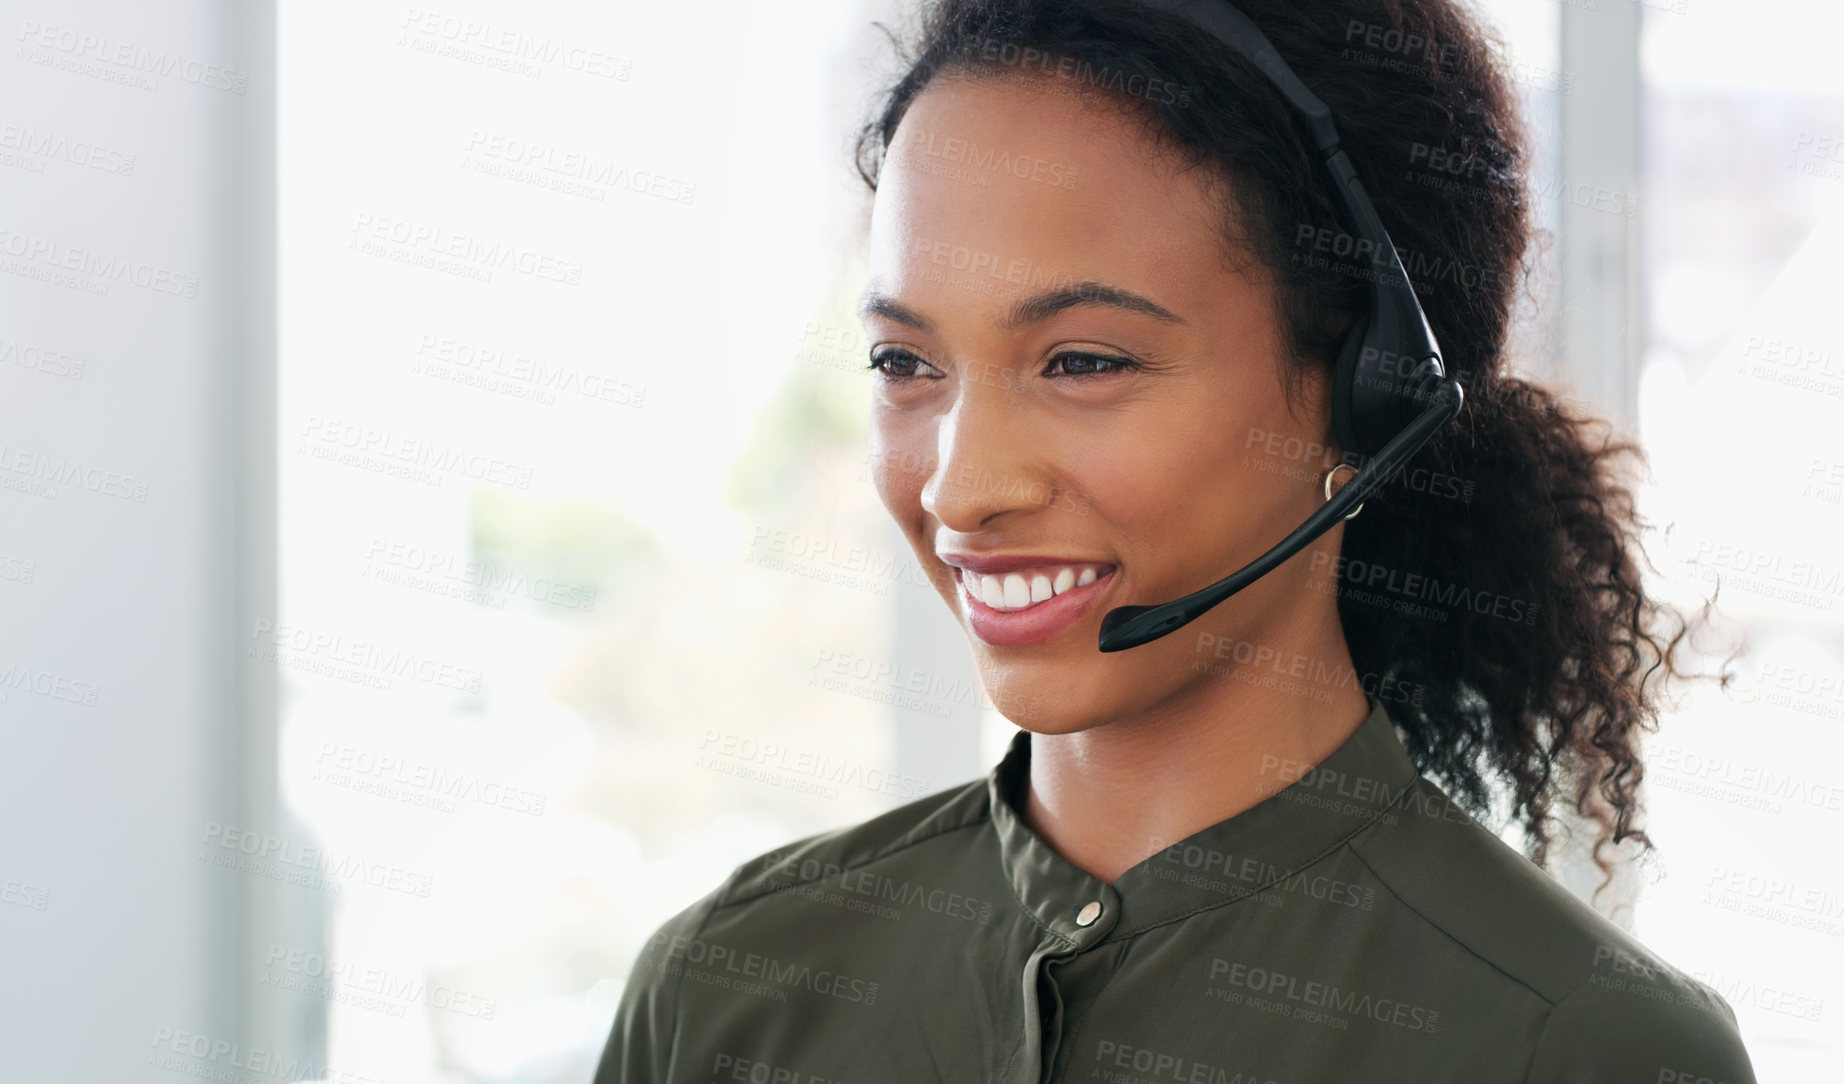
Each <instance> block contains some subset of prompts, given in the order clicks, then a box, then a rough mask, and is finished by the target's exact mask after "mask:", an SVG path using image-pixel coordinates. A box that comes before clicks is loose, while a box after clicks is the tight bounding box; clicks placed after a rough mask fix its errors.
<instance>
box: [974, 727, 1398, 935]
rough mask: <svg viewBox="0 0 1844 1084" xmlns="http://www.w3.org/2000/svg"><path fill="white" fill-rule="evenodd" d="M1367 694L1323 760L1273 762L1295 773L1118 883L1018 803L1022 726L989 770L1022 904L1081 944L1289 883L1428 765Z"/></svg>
mask: <svg viewBox="0 0 1844 1084" xmlns="http://www.w3.org/2000/svg"><path fill="white" fill-rule="evenodd" d="M1367 699H1368V700H1369V702H1370V713H1369V714H1368V715H1367V716H1365V718H1364V721H1363V722H1362V723H1360V724H1359V725H1358V728H1357V729H1356V730H1355V731H1353V732H1352V734H1351V736H1350V737H1349V738H1347V739H1346V740H1345V742H1344V744H1342V745H1340V746H1339V747H1338V748H1337V749H1335V750H1333V751H1332V753H1331V754H1330V755H1328V756H1327V757H1325V759H1323V760H1322V761H1320V762H1319V763H1318V764H1317V765H1313V766H1310V767H1308V766H1304V765H1295V764H1291V763H1288V762H1275V763H1274V764H1272V765H1267V766H1264V767H1265V769H1266V771H1268V772H1273V773H1277V774H1279V775H1280V776H1281V777H1282V778H1286V779H1292V780H1293V782H1291V783H1290V784H1288V785H1287V786H1286V787H1285V788H1283V789H1282V790H1280V791H1278V792H1276V793H1275V794H1272V795H1270V796H1269V797H1267V798H1266V799H1264V800H1262V801H1261V802H1258V803H1256V804H1255V805H1253V806H1251V807H1249V808H1248V809H1245V810H1243V811H1242V812H1240V813H1237V814H1235V815H1234V816H1232V817H1230V818H1229V819H1227V820H1224V821H1219V822H1218V823H1216V824H1213V825H1211V826H1209V827H1208V828H1205V829H1203V830H1201V831H1199V832H1196V833H1193V834H1192V835H1190V836H1187V837H1186V838H1184V839H1182V840H1177V841H1173V842H1171V843H1169V844H1168V845H1167V846H1166V847H1165V848H1164V849H1163V850H1161V851H1159V852H1158V853H1156V854H1153V855H1152V856H1151V857H1149V858H1147V859H1145V860H1143V861H1142V862H1140V863H1139V864H1138V865H1136V866H1134V867H1133V868H1131V869H1129V870H1127V871H1126V872H1125V873H1123V874H1122V875H1121V876H1120V877H1119V878H1118V879H1117V880H1116V882H1115V883H1114V884H1112V885H1110V884H1108V883H1107V882H1105V881H1103V880H1101V879H1099V878H1097V877H1093V876H1091V875H1089V874H1088V873H1087V872H1085V871H1084V870H1082V869H1080V868H1079V867H1077V866H1076V865H1074V864H1073V863H1071V862H1069V861H1068V860H1067V859H1065V858H1063V856H1062V855H1059V854H1057V853H1056V852H1055V851H1054V850H1052V849H1051V848H1050V845H1049V844H1047V843H1045V842H1044V840H1043V839H1042V838H1041V837H1040V836H1038V835H1037V833H1036V832H1034V831H1032V830H1031V829H1030V827H1028V826H1027V825H1026V824H1025V823H1024V820H1023V818H1022V817H1021V816H1020V815H1019V813H1018V811H1017V809H1016V808H1015V807H1014V806H1013V805H1012V801H1011V799H1012V797H1013V796H1017V797H1018V798H1020V799H1022V785H1023V782H1024V780H1025V778H1026V775H1027V770H1028V768H1029V765H1030V758H1031V732H1030V731H1028V730H1020V731H1019V732H1018V733H1017V734H1015V735H1014V736H1013V737H1012V741H1011V744H1010V745H1009V746H1008V747H1007V749H1006V753H1005V756H1004V758H1003V759H1001V760H1000V762H999V763H998V765H996V766H995V767H994V768H993V770H992V772H991V773H990V774H989V775H988V776H987V788H986V789H987V801H988V802H989V804H990V808H991V816H992V821H993V826H994V829H995V830H996V831H997V832H998V836H999V847H1000V854H1001V856H1002V858H1003V860H1004V863H1005V868H1006V874H1007V877H1008V878H1009V880H1010V881H1011V885H1012V890H1013V891H1014V892H1015V893H1016V894H1017V897H1018V902H1019V903H1020V904H1022V905H1023V907H1024V908H1025V910H1026V911H1027V912H1029V913H1030V914H1031V915H1032V917H1034V918H1035V919H1036V921H1037V922H1038V923H1039V924H1040V925H1041V926H1043V927H1044V928H1045V929H1047V930H1049V931H1050V932H1052V933H1054V934H1056V935H1057V936H1058V937H1060V938H1062V939H1065V940H1067V941H1068V942H1070V943H1071V945H1072V946H1073V947H1087V946H1089V945H1092V944H1095V943H1097V942H1099V941H1102V940H1113V939H1119V938H1122V937H1130V936H1133V935H1134V934H1137V933H1140V932H1142V931H1143V930H1145V929H1147V928H1149V927H1152V926H1157V925H1161V924H1164V923H1167V922H1173V921H1176V920H1178V919H1180V918H1183V917H1185V916H1187V915H1190V914H1194V913H1197V912H1199V911H1204V910H1209V909H1211V908H1215V907H1222V906H1226V905H1228V904H1232V903H1235V902H1237V901H1239V900H1244V899H1247V898H1248V897H1250V896H1252V895H1255V894H1256V893H1259V892H1263V891H1267V890H1271V889H1276V888H1279V887H1280V886H1281V885H1283V883H1285V882H1286V881H1287V879H1288V878H1289V876H1290V875H1292V874H1294V873H1296V872H1298V871H1300V870H1302V869H1304V868H1305V867H1306V866H1308V865H1311V864H1312V863H1313V862H1315V861H1317V860H1318V859H1319V858H1322V857H1324V856H1325V855H1326V854H1327V853H1329V852H1331V851H1332V850H1334V849H1335V848H1337V847H1338V846H1339V845H1340V844H1341V843H1343V842H1344V841H1345V840H1346V839H1348V838H1350V837H1351V836H1353V835H1355V834H1356V833H1358V832H1360V831H1362V830H1363V829H1364V828H1365V827H1367V826H1368V825H1369V824H1371V823H1372V822H1373V821H1374V820H1376V819H1377V818H1378V817H1379V816H1382V815H1384V814H1385V813H1387V812H1389V810H1390V809H1391V808H1392V807H1395V806H1398V805H1400V804H1401V802H1402V800H1403V798H1404V796H1405V795H1406V794H1408V793H1409V788H1410V787H1411V785H1412V784H1413V783H1414V782H1415V781H1416V779H1417V778H1418V776H1419V774H1420V773H1419V772H1417V771H1416V769H1415V765H1414V762H1413V761H1412V760H1410V758H1409V754H1408V751H1407V750H1406V749H1405V748H1403V745H1402V741H1401V739H1400V738H1398V737H1397V736H1396V730H1395V726H1394V723H1393V722H1392V721H1391V719H1390V717H1389V713H1388V712H1387V711H1386V710H1384V707H1383V702H1382V701H1381V700H1379V699H1377V698H1376V697H1375V696H1369V697H1367ZM1091 903H1094V904H1098V905H1099V909H1098V913H1097V908H1095V907H1088V908H1087V914H1086V916H1085V915H1084V908H1085V907H1087V905H1089V904H1091ZM1083 917H1087V919H1088V920H1087V921H1082V918H1083Z"/></svg>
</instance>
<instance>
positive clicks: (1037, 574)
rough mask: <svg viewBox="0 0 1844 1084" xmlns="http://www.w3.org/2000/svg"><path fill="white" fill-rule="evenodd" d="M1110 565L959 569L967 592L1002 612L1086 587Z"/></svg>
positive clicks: (1081, 564)
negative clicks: (978, 570)
mask: <svg viewBox="0 0 1844 1084" xmlns="http://www.w3.org/2000/svg"><path fill="white" fill-rule="evenodd" d="M1113 569H1114V566H1113V565H1111V564H1102V563H1095V562H1081V563H1077V564H1061V565H1041V566H1039V567H1036V568H1021V569H1017V570H1015V571H1012V572H990V573H981V572H974V571H972V570H970V569H964V568H963V569H959V570H958V572H959V578H960V582H961V583H962V585H964V586H965V587H966V589H967V592H968V593H969V594H971V595H972V596H973V597H974V598H976V599H979V600H980V601H981V602H983V603H985V604H986V605H987V606H989V607H991V608H992V609H995V610H999V611H1001V612H1005V613H1015V612H1021V611H1024V610H1029V609H1031V608H1032V607H1034V606H1039V605H1042V604H1043V603H1046V602H1049V601H1050V600H1051V599H1054V598H1056V597H1057V596H1058V595H1062V594H1065V593H1066V592H1069V591H1072V590H1074V589H1076V588H1078V587H1086V586H1088V585H1089V584H1091V583H1094V582H1095V581H1096V580H1098V579H1100V578H1101V577H1102V576H1105V575H1107V574H1108V573H1109V572H1111V571H1113Z"/></svg>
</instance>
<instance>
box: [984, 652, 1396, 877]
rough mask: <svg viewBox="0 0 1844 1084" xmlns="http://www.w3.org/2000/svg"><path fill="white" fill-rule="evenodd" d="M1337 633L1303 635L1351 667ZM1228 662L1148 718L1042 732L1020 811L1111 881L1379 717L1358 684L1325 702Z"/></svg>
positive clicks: (1319, 655)
mask: <svg viewBox="0 0 1844 1084" xmlns="http://www.w3.org/2000/svg"><path fill="white" fill-rule="evenodd" d="M1330 631H1331V632H1333V633H1334V634H1335V635H1331V636H1319V637H1307V638H1303V639H1302V640H1300V641H1296V645H1297V650H1299V651H1300V652H1301V654H1302V655H1305V656H1306V657H1309V658H1313V659H1318V660H1324V661H1325V662H1328V663H1330V664H1332V665H1333V666H1335V667H1336V666H1343V667H1344V669H1342V670H1338V671H1336V672H1338V673H1349V672H1351V654H1350V650H1349V649H1348V648H1347V647H1346V646H1345V641H1344V636H1343V634H1342V632H1340V631H1339V630H1338V629H1337V626H1336V623H1335V622H1334V624H1333V628H1332V630H1330ZM1222 665H1223V670H1222V672H1221V673H1216V674H1211V673H1200V674H1198V678H1199V680H1197V681H1194V682H1191V683H1189V684H1188V685H1187V686H1186V687H1185V689H1184V690H1182V691H1181V692H1180V693H1179V694H1177V695H1176V696H1174V697H1171V698H1168V699H1167V700H1165V701H1162V702H1161V703H1160V704H1159V705H1157V706H1156V707H1155V708H1153V709H1151V710H1148V711H1146V712H1143V713H1141V714H1138V715H1133V716H1128V717H1124V718H1120V719H1116V720H1114V721H1113V722H1109V723H1105V724H1102V725H1100V726H1095V727H1091V728H1089V729H1087V730H1081V731H1077V732H1074V733H1069V734H1038V733H1033V734H1032V735H1031V760H1030V772H1029V776H1028V782H1027V785H1026V787H1025V794H1024V795H1023V799H1024V800H1023V802H1022V803H1020V809H1019V813H1020V816H1021V817H1022V818H1023V820H1024V822H1025V824H1026V825H1028V826H1029V827H1030V828H1031V830H1032V831H1034V832H1036V833H1037V834H1038V835H1039V836H1040V837H1042V838H1043V840H1044V842H1046V843H1047V844H1049V845H1050V847H1051V849H1052V850H1054V851H1056V852H1057V853H1058V854H1060V855H1062V856H1063V857H1064V858H1065V859H1067V860H1068V861H1070V862H1071V863H1072V864H1074V865H1075V866H1077V867H1078V868H1080V869H1082V870H1083V871H1084V872H1086V873H1088V874H1089V875H1090V876H1092V877H1095V878H1097V879H1098V880H1101V881H1105V882H1107V883H1108V884H1113V883H1114V882H1115V880H1117V879H1118V878H1119V877H1120V875H1121V874H1123V873H1125V872H1126V871H1127V870H1129V869H1131V868H1133V867H1134V866H1136V865H1138V864H1139V863H1140V862H1142V861H1144V860H1145V859H1147V858H1149V857H1151V856H1152V855H1154V854H1157V853H1158V852H1159V851H1161V850H1163V849H1164V848H1165V847H1167V846H1169V845H1171V844H1172V843H1175V842H1177V841H1179V840H1181V839H1184V838H1186V837H1188V836H1191V835H1193V834H1195V833H1197V832H1199V831H1202V830H1203V829H1205V828H1208V827H1209V826H1211V825H1213V824H1216V823H1218V822H1219V821H1223V820H1227V819H1229V818H1230V817H1233V816H1235V815H1236V814H1237V813H1240V812H1242V811H1243V810H1245V809H1248V808H1249V807H1251V806H1254V805H1256V804H1258V803H1260V802H1261V801H1262V800H1263V799H1265V798H1267V797H1269V796H1270V795H1272V794H1274V793H1276V792H1278V791H1280V790H1283V789H1285V788H1286V787H1287V786H1288V785H1289V784H1290V783H1291V782H1293V780H1295V779H1297V778H1299V777H1300V775H1301V773H1302V772H1304V771H1305V770H1306V769H1307V768H1309V767H1311V766H1312V765H1315V764H1317V763H1319V762H1320V761H1322V760H1324V759H1325V757H1327V756H1328V755H1330V754H1331V753H1332V752H1333V751H1334V750H1336V749H1337V748H1338V747H1339V746H1340V745H1342V744H1344V742H1345V740H1346V739H1348V738H1349V737H1350V736H1351V734H1352V733H1353V732H1354V731H1356V730H1357V728H1358V726H1359V725H1360V724H1362V723H1363V721H1364V718H1365V716H1367V715H1368V714H1369V712H1370V705H1369V702H1368V700H1367V699H1366V698H1365V696H1364V693H1363V692H1362V690H1361V689H1359V688H1357V687H1356V685H1355V684H1354V683H1343V682H1341V683H1339V687H1338V688H1337V689H1336V690H1328V691H1331V692H1332V698H1331V701H1330V702H1329V703H1327V702H1326V701H1325V700H1323V699H1316V698H1313V697H1307V696H1302V695H1300V694H1299V693H1298V691H1297V687H1295V686H1291V685H1290V684H1289V683H1273V684H1281V685H1282V687H1280V688H1274V687H1271V684H1267V683H1257V682H1250V681H1247V680H1246V679H1245V680H1242V681H1238V680H1235V678H1236V677H1237V676H1238V675H1237V670H1238V664H1236V663H1234V662H1229V661H1225V662H1224V663H1223V664H1222ZM1246 669H1249V670H1250V671H1251V674H1250V676H1259V673H1260V672H1259V670H1258V669H1256V668H1254V667H1252V666H1250V667H1246ZM1270 676H1271V675H1270Z"/></svg>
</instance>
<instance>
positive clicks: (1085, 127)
mask: <svg viewBox="0 0 1844 1084" xmlns="http://www.w3.org/2000/svg"><path fill="white" fill-rule="evenodd" d="M1208 178H1209V175H1208V174H1207V173H1206V172H1205V171H1204V170H1201V169H1195V168H1189V166H1188V163H1186V162H1184V161H1182V160H1180V159H1179V158H1178V157H1177V156H1175V155H1174V154H1172V153H1170V152H1168V151H1164V150H1161V149H1160V148H1158V147H1156V146H1155V145H1154V143H1153V142H1152V139H1151V136H1150V134H1149V133H1148V132H1147V130H1146V129H1145V127H1144V121H1142V120H1141V119H1140V118H1139V117H1138V116H1136V115H1135V114H1133V113H1131V112H1128V111H1125V110H1123V109H1122V108H1120V107H1119V106H1118V105H1117V104H1115V103H1113V102H1111V101H1104V102H1100V103H1097V102H1093V101H1090V100H1087V99H1084V98H1082V97H1079V96H1077V95H1074V94H1071V93H1067V92H1061V93H1059V92H1058V88H1057V84H1056V82H1055V81H1054V80H1050V81H1048V82H1039V81H1023V80H1014V79H1010V78H1005V77H999V78H994V77H991V76H980V77H974V78H965V77H960V76H943V77H938V78H937V79H936V80H935V81H934V82H932V83H931V84H930V85H929V86H928V87H927V88H925V89H924V90H923V91H922V92H921V93H920V94H919V95H917V97H916V99H915V101H913V102H912V103H911V104H910V107H909V110H908V112H907V113H906V114H905V115H904V117H903V120H902V122H901V124H900V125H899V126H898V128H897V131H896V133H895V134H894V136H893V138H892V140H891V144H890V149H889V153H888V154H887V156H886V158H885V162H884V166H883V169H882V172H881V173H880V175H879V178H878V188H877V193H876V196H875V199H874V201H873V206H872V215H871V236H870V242H871V245H870V261H871V280H872V286H873V287H874V288H877V289H881V290H885V291H902V292H910V291H914V292H916V293H921V292H924V291H923V289H922V286H921V284H922V283H923V282H928V281H936V282H937V283H938V282H939V280H940V279H941V278H942V277H944V276H952V275H967V274H974V275H977V276H978V279H976V283H977V284H978V285H980V286H983V287H986V288H985V289H982V290H981V291H980V292H981V293H985V294H992V293H994V292H995V291H997V292H1005V291H1007V290H1010V291H1012V292H1020V291H1024V290H1027V289H1028V288H1030V287H1031V286H1033V285H1045V284H1049V283H1052V282H1062V281H1072V280H1084V279H1088V280H1099V281H1105V282H1112V283H1116V284H1119V285H1129V283H1131V284H1132V288H1145V289H1148V290H1161V291H1162V292H1163V293H1164V294H1165V295H1166V296H1169V297H1172V298H1174V299H1175V300H1182V299H1183V298H1185V297H1186V296H1189V295H1192V294H1194V293H1195V292H1196V291H1197V289H1198V287H1199V283H1198V282H1197V278H1198V276H1199V275H1200V274H1207V273H1209V272H1210V271H1213V270H1214V269H1216V268H1218V267H1219V266H1220V264H1221V254H1222V251H1223V250H1222V241H1221V238H1220V215H1219V212H1218V210H1217V208H1216V204H1215V203H1214V202H1213V196H1212V193H1211V190H1210V187H1209V180H1208ZM963 285H967V284H966V283H963ZM966 296H967V295H966V294H965V293H962V294H960V295H958V297H959V298H960V299H964V298H966Z"/></svg>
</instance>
